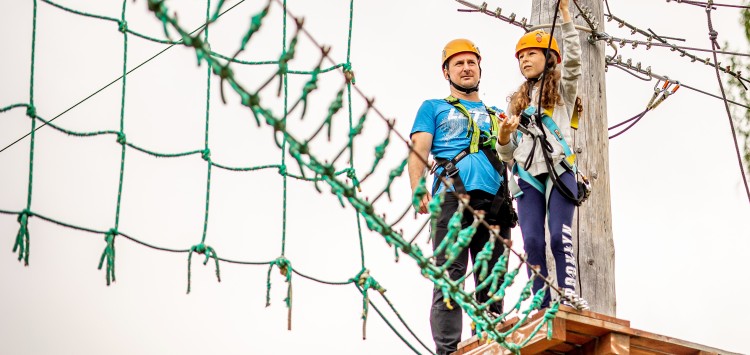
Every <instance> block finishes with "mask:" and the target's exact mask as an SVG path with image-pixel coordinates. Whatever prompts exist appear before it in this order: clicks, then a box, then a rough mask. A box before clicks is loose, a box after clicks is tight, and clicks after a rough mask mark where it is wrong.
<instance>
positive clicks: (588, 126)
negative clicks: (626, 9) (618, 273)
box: [530, 0, 616, 316]
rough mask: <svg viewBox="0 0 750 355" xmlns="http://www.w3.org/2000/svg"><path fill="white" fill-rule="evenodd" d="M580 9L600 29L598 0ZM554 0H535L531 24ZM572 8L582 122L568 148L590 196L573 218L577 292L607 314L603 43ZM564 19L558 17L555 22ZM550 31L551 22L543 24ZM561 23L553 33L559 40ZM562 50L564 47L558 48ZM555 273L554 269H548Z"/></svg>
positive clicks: (611, 292)
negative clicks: (592, 39) (578, 47)
mask: <svg viewBox="0 0 750 355" xmlns="http://www.w3.org/2000/svg"><path fill="white" fill-rule="evenodd" d="M577 3H578V6H580V7H581V9H585V8H588V9H590V12H589V14H590V15H589V18H591V19H593V20H594V22H595V23H596V24H597V25H598V28H597V31H599V32H604V28H603V26H604V21H603V13H602V2H601V1H597V0H577ZM556 6H557V1H550V0H533V2H532V7H531V19H530V23H532V24H540V25H541V24H551V23H552V19H553V18H552V17H553V16H554V14H555V7H556ZM570 14H571V16H572V17H573V21H574V22H575V24H576V25H577V27H579V33H580V39H581V48H582V57H581V65H582V68H581V70H582V72H583V74H582V77H581V79H580V81H579V82H578V96H579V97H580V98H581V100H582V102H583V116H582V117H581V121H580V128H579V129H578V130H577V131H575V133H574V142H572V144H571V148H572V149H573V150H575V152H576V154H577V155H578V167H579V169H580V170H581V171H582V172H583V173H584V174H586V176H588V177H589V181H590V182H591V187H592V193H591V197H589V199H588V200H587V201H586V202H584V204H583V205H582V206H581V207H579V208H578V209H577V212H576V216H574V218H573V231H574V234H575V235H574V243H575V244H574V247H575V254H576V259H577V260H576V262H577V264H578V289H577V292H578V293H579V294H580V295H581V296H582V297H583V298H585V299H586V300H587V301H588V303H589V305H590V306H591V310H592V311H594V312H597V313H603V314H606V315H610V316H615V315H616V296H615V247H614V241H613V237H612V210H611V199H610V192H609V138H608V132H607V127H608V125H607V95H606V93H607V90H606V85H605V78H604V50H605V48H604V43H603V42H602V41H597V42H594V43H593V44H592V43H591V42H590V41H589V38H590V36H591V33H590V32H588V31H584V30H581V29H580V28H590V27H589V25H588V23H587V22H586V21H585V20H584V16H582V15H581V16H579V14H580V11H579V10H578V8H577V7H576V5H575V4H574V3H573V0H571V2H570ZM556 23H557V24H558V25H559V24H560V23H562V20H561V19H560V18H558V19H557V22H556ZM545 30H546V31H548V32H549V31H550V28H545ZM560 34H561V30H560V27H557V28H556V29H555V33H554V35H555V37H556V38H557V41H558V43H560V45H562V40H561V37H560ZM561 49H562V51H565V48H561ZM550 275H554V272H552V273H550Z"/></svg>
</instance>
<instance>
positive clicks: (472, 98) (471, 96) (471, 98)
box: [451, 86, 482, 102]
mask: <svg viewBox="0 0 750 355" xmlns="http://www.w3.org/2000/svg"><path fill="white" fill-rule="evenodd" d="M451 96H453V97H455V98H457V99H461V100H466V101H475V102H479V101H482V100H480V99H479V92H478V91H474V92H472V93H471V94H468V95H467V94H466V93H464V92H461V91H458V90H457V89H456V88H454V87H453V86H451Z"/></svg>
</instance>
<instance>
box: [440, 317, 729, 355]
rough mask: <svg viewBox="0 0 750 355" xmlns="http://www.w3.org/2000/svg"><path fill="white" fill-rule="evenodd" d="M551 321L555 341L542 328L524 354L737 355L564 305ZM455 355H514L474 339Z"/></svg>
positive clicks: (523, 330)
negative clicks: (631, 326)
mask: <svg viewBox="0 0 750 355" xmlns="http://www.w3.org/2000/svg"><path fill="white" fill-rule="evenodd" d="M543 315H544V313H543V312H539V313H537V314H534V315H532V316H531V317H530V319H529V320H528V321H527V322H526V324H524V325H522V326H521V327H520V328H519V329H518V330H517V331H516V332H514V333H513V334H511V336H510V337H509V340H510V341H512V342H513V343H520V342H521V341H523V340H524V339H526V338H527V337H528V335H529V334H530V333H531V332H532V331H533V329H534V328H535V327H536V326H537V325H538V324H539V323H540V322H542V317H543ZM517 322H518V319H517V318H514V319H511V320H509V321H507V322H505V323H502V324H500V325H499V326H498V330H500V331H505V330H507V329H510V327H512V326H513V325H515V324H516V323H517ZM552 322H553V324H552V338H551V339H547V326H546V325H544V326H542V329H541V331H539V332H538V333H537V334H536V335H535V336H534V338H533V339H532V340H531V341H529V343H528V344H527V345H526V346H525V347H524V348H523V349H521V354H581V355H589V354H597V355H598V354H620V355H622V354H637V355H650V354H659V355H662V354H679V355H682V354H700V355H709V354H737V353H732V352H728V351H724V350H720V349H715V348H711V347H708V346H703V345H700V344H695V343H691V342H689V341H684V340H680V339H675V338H671V337H668V336H664V335H658V334H653V333H649V332H646V331H642V330H638V329H633V328H630V321H627V320H622V319H617V318H614V317H609V316H606V315H603V314H598V313H594V312H589V311H577V310H575V309H573V308H570V307H565V306H560V310H559V311H558V312H557V316H556V317H555V319H553V321H552ZM453 354H454V355H500V354H511V352H510V351H508V350H507V349H505V348H503V347H501V346H500V345H499V344H497V343H494V342H492V343H489V344H488V343H486V342H485V341H483V340H479V339H477V337H472V338H470V339H468V340H465V341H463V342H461V343H460V344H459V345H458V351H456V352H455V353H453Z"/></svg>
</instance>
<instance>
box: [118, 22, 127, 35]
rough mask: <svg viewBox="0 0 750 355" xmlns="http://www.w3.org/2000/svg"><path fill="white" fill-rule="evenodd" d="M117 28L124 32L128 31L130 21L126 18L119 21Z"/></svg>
mask: <svg viewBox="0 0 750 355" xmlns="http://www.w3.org/2000/svg"><path fill="white" fill-rule="evenodd" d="M117 30H118V31H120V32H122V33H127V32H128V22H127V21H124V20H121V21H117Z"/></svg>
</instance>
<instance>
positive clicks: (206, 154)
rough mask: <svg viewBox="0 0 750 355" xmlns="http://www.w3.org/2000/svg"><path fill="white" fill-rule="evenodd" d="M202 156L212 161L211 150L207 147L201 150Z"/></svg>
mask: <svg viewBox="0 0 750 355" xmlns="http://www.w3.org/2000/svg"><path fill="white" fill-rule="evenodd" d="M201 157H202V158H203V160H205V161H207V162H211V150H210V149H208V148H206V149H203V150H202V151H201Z"/></svg>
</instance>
